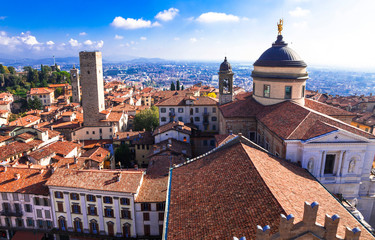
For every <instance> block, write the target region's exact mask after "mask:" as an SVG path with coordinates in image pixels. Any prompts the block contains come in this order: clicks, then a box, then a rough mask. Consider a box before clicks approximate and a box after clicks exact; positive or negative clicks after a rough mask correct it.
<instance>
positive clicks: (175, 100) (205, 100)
mask: <svg viewBox="0 0 375 240" xmlns="http://www.w3.org/2000/svg"><path fill="white" fill-rule="evenodd" d="M195 99H196V100H193V101H194V104H193V105H194V106H213V105H215V106H216V105H217V103H218V100H217V99H215V98H211V97H197V98H195ZM185 100H186V97H185V96H180V95H178V96H173V97H171V98H168V99H165V100H164V101H162V102H159V103H157V104H156V106H186V102H185Z"/></svg>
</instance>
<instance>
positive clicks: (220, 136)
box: [215, 134, 237, 146]
mask: <svg viewBox="0 0 375 240" xmlns="http://www.w3.org/2000/svg"><path fill="white" fill-rule="evenodd" d="M236 136H237V135H235V134H216V135H215V141H216V145H217V146H219V145H221V144H223V143H225V142H226V141H229V140H231V139H232V138H235V137H236Z"/></svg>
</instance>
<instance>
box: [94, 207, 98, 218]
mask: <svg viewBox="0 0 375 240" xmlns="http://www.w3.org/2000/svg"><path fill="white" fill-rule="evenodd" d="M95 215H96V216H97V215H98V211H97V210H96V208H95Z"/></svg>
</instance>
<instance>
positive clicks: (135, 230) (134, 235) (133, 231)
mask: <svg viewBox="0 0 375 240" xmlns="http://www.w3.org/2000/svg"><path fill="white" fill-rule="evenodd" d="M129 199H130V206H132V207H131V208H130V211H131V216H132V220H133V222H132V225H131V236H132V237H136V236H137V229H136V227H135V224H136V221H135V209H136V206H135V202H134V195H133V197H132V198H129Z"/></svg>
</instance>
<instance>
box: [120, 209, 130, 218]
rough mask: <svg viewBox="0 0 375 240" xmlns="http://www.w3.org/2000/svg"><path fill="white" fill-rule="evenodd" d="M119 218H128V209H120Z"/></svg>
mask: <svg viewBox="0 0 375 240" xmlns="http://www.w3.org/2000/svg"><path fill="white" fill-rule="evenodd" d="M121 218H124V219H130V218H131V217H130V211H129V209H122V210H121Z"/></svg>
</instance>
